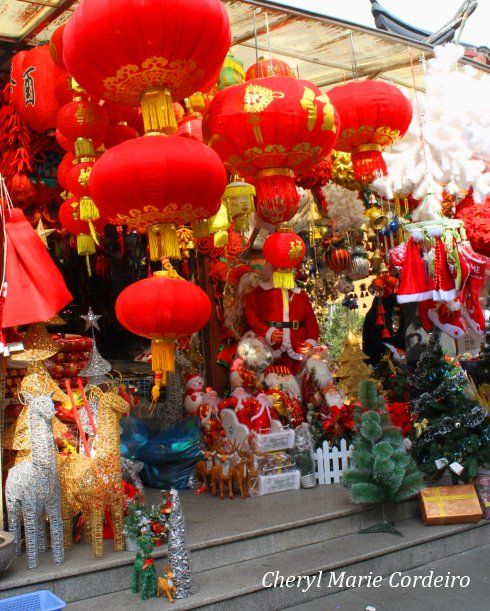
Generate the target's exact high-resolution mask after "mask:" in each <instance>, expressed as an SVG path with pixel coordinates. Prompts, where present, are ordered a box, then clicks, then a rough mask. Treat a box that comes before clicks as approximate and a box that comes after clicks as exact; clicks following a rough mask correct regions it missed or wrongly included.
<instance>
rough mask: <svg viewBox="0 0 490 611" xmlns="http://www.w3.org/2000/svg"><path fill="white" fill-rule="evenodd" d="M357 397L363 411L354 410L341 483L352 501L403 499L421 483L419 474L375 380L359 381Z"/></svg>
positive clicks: (395, 500) (418, 488) (367, 501)
mask: <svg viewBox="0 0 490 611" xmlns="http://www.w3.org/2000/svg"><path fill="white" fill-rule="evenodd" d="M359 398H360V401H361V403H362V405H363V406H364V407H365V408H366V411H365V412H362V413H360V412H358V413H357V414H356V425H357V426H356V428H357V431H358V432H357V435H356V436H355V438H354V441H353V444H354V450H353V452H352V459H351V463H350V468H349V470H348V471H347V473H346V474H345V475H344V480H343V482H344V485H345V486H347V487H349V488H350V489H351V494H352V500H353V501H354V503H370V504H381V503H385V502H387V501H392V502H397V501H403V500H404V499H407V498H409V497H411V496H412V495H414V494H416V493H417V492H418V491H419V490H420V489H421V488H422V487H423V479H422V475H421V473H420V471H419V470H418V468H417V465H416V464H415V462H414V461H413V460H412V458H411V457H410V455H409V454H408V453H407V451H406V448H405V446H404V443H403V438H402V435H401V432H400V429H398V428H395V427H393V425H392V424H391V422H390V417H389V415H388V413H387V412H386V410H385V408H384V404H383V399H382V398H381V397H379V396H378V394H377V392H376V385H375V383H374V382H372V381H370V380H367V381H365V382H362V383H361V385H360V391H359Z"/></svg>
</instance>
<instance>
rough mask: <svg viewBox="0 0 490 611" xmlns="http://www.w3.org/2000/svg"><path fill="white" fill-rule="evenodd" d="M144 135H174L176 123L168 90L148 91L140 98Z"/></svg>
mask: <svg viewBox="0 0 490 611" xmlns="http://www.w3.org/2000/svg"><path fill="white" fill-rule="evenodd" d="M141 111H142V113H143V122H144V126H145V133H146V134H149V133H158V132H160V133H162V134H174V133H175V132H176V131H177V121H176V120H175V112H174V108H173V105H172V95H171V92H170V90H169V89H148V90H147V91H145V92H144V93H143V95H142V96H141Z"/></svg>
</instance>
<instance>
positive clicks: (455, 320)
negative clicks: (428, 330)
mask: <svg viewBox="0 0 490 611" xmlns="http://www.w3.org/2000/svg"><path fill="white" fill-rule="evenodd" d="M427 317H428V318H429V320H430V321H431V322H433V323H434V325H435V326H436V327H439V329H441V330H442V331H444V333H447V335H449V336H450V337H452V338H454V339H458V338H460V337H463V335H464V334H465V333H466V324H465V321H464V319H463V317H462V315H461V303H460V302H459V301H458V300H456V301H450V302H445V301H442V302H440V303H438V304H434V306H433V307H432V308H430V309H429V310H428V311H427Z"/></svg>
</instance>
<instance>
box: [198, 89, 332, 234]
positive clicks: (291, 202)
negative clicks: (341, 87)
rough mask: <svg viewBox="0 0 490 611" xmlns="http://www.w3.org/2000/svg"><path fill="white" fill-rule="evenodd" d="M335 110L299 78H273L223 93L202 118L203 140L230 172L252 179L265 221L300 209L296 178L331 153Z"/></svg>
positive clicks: (278, 219) (286, 217) (278, 220)
mask: <svg viewBox="0 0 490 611" xmlns="http://www.w3.org/2000/svg"><path fill="white" fill-rule="evenodd" d="M338 126H339V121H338V116H337V113H336V112H335V109H334V107H333V105H332V104H331V103H330V100H329V98H328V96H327V95H326V94H323V93H322V92H321V91H320V90H319V89H318V87H316V86H315V85H313V83H310V82H309V81H304V80H300V79H293V78H289V77H270V78H262V79H257V80H256V81H248V82H245V83H243V84H242V85H235V86H234V87H228V88H226V89H223V90H222V91H219V92H218V93H217V94H216V97H215V98H214V100H213V101H212V102H211V105H210V107H209V109H208V111H207V113H206V115H205V117H204V123H203V132H204V138H205V140H206V141H207V142H208V143H209V145H210V146H211V147H212V148H214V149H215V150H216V152H217V153H218V154H219V156H220V157H221V159H222V160H223V162H224V164H225V166H226V167H227V169H228V170H229V171H230V172H236V173H237V174H239V175H240V176H245V177H251V178H253V180H254V182H255V186H256V190H257V198H258V202H257V212H258V214H259V216H260V217H261V218H262V219H263V220H264V221H265V222H267V223H272V224H278V223H281V222H285V221H287V220H289V219H290V218H291V217H292V216H293V215H294V214H295V213H296V211H297V208H298V202H299V195H298V192H297V190H296V185H295V176H296V175H300V174H303V173H304V172H305V171H306V170H308V169H309V168H310V167H312V166H313V165H315V164H316V163H318V162H319V161H320V160H321V159H322V158H324V157H325V156H326V155H328V153H329V152H330V151H331V149H332V148H333V146H334V144H335V140H336V137H337V131H338Z"/></svg>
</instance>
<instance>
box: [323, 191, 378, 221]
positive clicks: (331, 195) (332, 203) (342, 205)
mask: <svg viewBox="0 0 490 611" xmlns="http://www.w3.org/2000/svg"><path fill="white" fill-rule="evenodd" d="M323 193H324V195H325V197H326V199H327V203H328V216H329V217H330V218H331V219H332V222H333V226H334V228H335V230H336V231H338V232H340V233H343V232H344V231H349V229H352V230H355V229H359V228H360V227H361V226H362V225H364V223H366V222H367V220H368V219H367V218H366V217H365V216H364V206H363V204H362V201H361V200H360V199H359V198H358V197H357V192H356V191H350V190H349V189H344V188H342V187H339V186H338V185H336V184H328V185H326V186H325V187H323Z"/></svg>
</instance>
